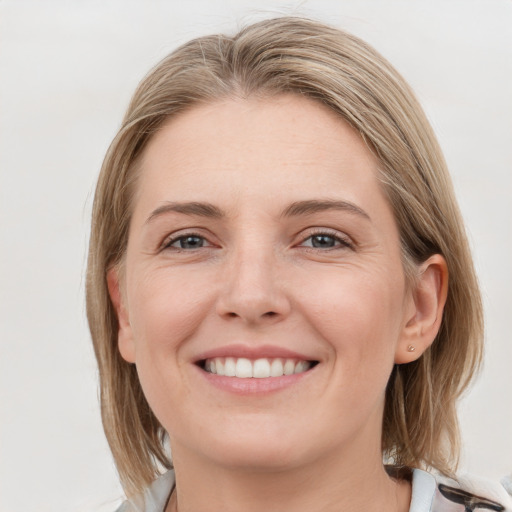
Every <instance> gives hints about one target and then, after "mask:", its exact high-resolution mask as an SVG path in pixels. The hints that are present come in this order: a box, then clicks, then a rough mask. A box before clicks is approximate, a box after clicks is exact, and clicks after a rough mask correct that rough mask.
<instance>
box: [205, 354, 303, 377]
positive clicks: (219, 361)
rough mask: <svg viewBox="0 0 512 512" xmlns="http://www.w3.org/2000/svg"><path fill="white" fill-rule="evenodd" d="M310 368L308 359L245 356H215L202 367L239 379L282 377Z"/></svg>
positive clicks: (210, 371)
mask: <svg viewBox="0 0 512 512" xmlns="http://www.w3.org/2000/svg"><path fill="white" fill-rule="evenodd" d="M310 368H311V363H310V362H309V361H302V360H301V361H297V360H296V359H281V358H275V359H267V358H261V359H256V360H251V359H247V358H245V357H240V358H236V357H226V358H223V357H215V358H213V359H207V360H206V361H205V365H204V369H205V370H206V371H207V372H209V373H214V374H217V375H221V376H226V377H238V378H239V379H249V378H255V379H265V378H268V377H282V376H283V375H293V374H294V373H303V372H305V371H307V370H309V369H310Z"/></svg>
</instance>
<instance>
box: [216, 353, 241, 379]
mask: <svg viewBox="0 0 512 512" xmlns="http://www.w3.org/2000/svg"><path fill="white" fill-rule="evenodd" d="M213 361H214V362H215V359H213ZM224 374H225V375H226V377H234V376H235V375H236V361H235V358H234V357H226V361H225V363H224Z"/></svg>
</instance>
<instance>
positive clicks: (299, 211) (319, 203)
mask: <svg viewBox="0 0 512 512" xmlns="http://www.w3.org/2000/svg"><path fill="white" fill-rule="evenodd" d="M326 210H341V211H344V212H348V213H353V214H355V215H359V216H361V217H363V218H365V219H367V220H370V221H371V218H370V216H369V215H368V214H367V213H366V212H365V211H364V210H363V209H361V208H359V206H356V205H355V204H353V203H350V202H348V201H340V200H338V199H310V200H307V201H296V202H294V203H292V204H291V205H290V206H288V207H287V208H285V210H284V211H283V213H282V214H281V216H283V217H295V216H299V215H312V214H314V213H318V212H323V211H326Z"/></svg>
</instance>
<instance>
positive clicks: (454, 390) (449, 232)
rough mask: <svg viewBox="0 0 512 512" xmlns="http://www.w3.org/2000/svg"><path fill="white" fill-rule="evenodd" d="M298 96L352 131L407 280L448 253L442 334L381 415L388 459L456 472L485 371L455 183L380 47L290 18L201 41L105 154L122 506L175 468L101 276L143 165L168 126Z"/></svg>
mask: <svg viewBox="0 0 512 512" xmlns="http://www.w3.org/2000/svg"><path fill="white" fill-rule="evenodd" d="M282 93H293V94H300V95H302V96H305V97H307V98H311V99H313V100H315V101H318V102H320V103H321V104H323V105H326V106H327V107H329V108H330V109H331V110H332V111H334V112H335V113H336V114H338V115H339V116H340V118H342V119H343V120H345V121H346V122H347V123H349V124H350V125H351V126H352V127H354V128H355V129H356V130H357V132H359V134H360V135H361V137H362V139H363V140H364V141H365V142H366V144H367V146H368V147H369V149H370V150H371V151H372V152H373V153H374V154H375V155H376V156H377V158H378V161H379V176H378V178H379V180H380V181H381V184H382V188H383V191H384V193H385V195H386V197H387V199H388V201H389V203H390V205H391V206H392V209H393V212H394V216H395V219H396V222H397V225H398V227H399V232H400V238H401V248H402V260H403V265H404V270H405V273H406V276H407V277H408V279H410V280H414V274H415V270H416V268H417V265H418V264H419V263H421V262H423V261H425V260H426V259H427V258H428V257H429V256H431V255H432V254H436V253H438V254H441V255H443V256H444V258H445V259H446V262H447V266H448V271H449V275H450V283H449V290H448V298H447V302H446V306H445V310H444V317H443V321H442V325H441V328H440V331H439V333H438V335H437V338H436V339H435V341H434V343H433V344H432V346H431V347H430V348H429V349H428V350H427V351H426V352H425V353H424V354H423V355H422V356H421V357H420V358H419V359H418V360H417V361H414V362H412V363H409V364H406V365H396V366H395V367H394V369H393V371H392V374H391V377H390V380H389V383H388V386H387V390H386V401H385V412H384V418H383V434H382V451H383V457H384V458H385V459H386V460H387V461H391V462H392V463H393V464H395V465H397V466H415V467H430V468H435V469H437V470H439V471H441V472H443V473H446V474H450V473H452V472H453V471H454V469H455V467H456V465H457V461H458V455H459V430H458V421H457V414H456V400H457V398H458V397H459V396H460V394H461V393H462V391H463V390H464V389H465V388H466V387H467V385H468V383H469V381H470V379H471V377H472V375H473V374H474V372H475V370H476V369H477V368H478V365H479V363H480V360H481V352H482V338H483V320H482V307H481V300H480V295H479V290H478V284H477V280H476V277H475V272H474V269H473V263H472V259H471V255H470V251H469V248H468V243H467V239H466V235H465V232H464V227H463V222H462V219H461V215H460V212H459V209H458V206H457V203H456V200H455V197H454V193H453V189H452V184H451V181H450V178H449V175H448V172H447V168H446V164H445V161H444V158H443V156H442V153H441V150H440V148H439V145H438V143H437V141H436V138H435V136H434V133H433V131H432V129H431V127H430V125H429V123H428V121H427V119H426V117H425V115H424V113H423V111H422V109H421V107H420V105H419V103H418V102H417V100H416V99H415V97H414V94H413V93H412V91H411V89H410V87H409V86H408V85H407V83H406V82H405V80H404V79H403V78H402V77H401V76H400V75H399V74H398V72H397V71H396V70H395V69H394V68H393V67H392V66H391V65H390V64H389V63H388V62H387V61H386V60H385V59H384V58H383V57H382V56H381V55H380V54H378V53H377V52H376V51H375V50H374V49H373V48H371V47H370V46H369V45H367V44H366V43H365V42H363V41H361V40H360V39H358V38H357V37H354V36H352V35H350V34H347V33H345V32H343V31H340V30H337V29H335V28H332V27H329V26H326V25H324V24H321V23H318V22H315V21H311V20H307V19H302V18H294V17H284V18H278V19H271V20H267V21H263V22H259V23H256V24H253V25H250V26H248V27H246V28H244V29H242V30H241V31H240V32H238V33H237V34H236V35H234V36H232V37H230V36H226V35H213V36H208V37H201V38H198V39H194V40H192V41H190V42H189V43H187V44H185V45H183V46H181V47H180V48H178V49H177V50H176V51H174V52H173V53H171V54H170V55H169V56H168V57H166V58H165V59H164V60H162V61H161V62H160V63H159V64H158V65H157V66H156V67H155V68H154V69H153V70H152V71H151V72H150V73H149V74H148V75H147V76H146V77H145V79H144V80H143V81H142V82H141V84H140V85H139V87H138V88H137V90H136V92H135V94H134V96H133V98H132V100H131V103H130V105H129V108H128V111H127V113H126V116H125V118H124V120H123V123H122V126H121V128H120V130H119V132H118V134H117V136H116V137H115V139H114V140H113V142H112V144H111V146H110V148H109V150H108V153H107V155H106V157H105V161H104V163H103V167H102V170H101V174H100V177H99V181H98V185H97V189H96V195H95V199H94V206H93V215H92V228H91V238H90V251H89V258H88V268H87V315H88V321H89V327H90V330H91V334H92V339H93V343H94V349H95V353H96V358H97V360H98V365H99V376H100V387H101V410H102V419H103V425H104V428H105V432H106V436H107V439H108V442H109V444H110V448H111V450H112V453H113V456H114V459H115V462H116V465H117V468H118V471H119V475H120V478H121V482H122V483H123V486H124V488H125V491H126V493H127V494H128V495H132V494H134V493H136V492H138V491H140V490H141V489H142V488H143V487H144V486H146V485H147V484H148V483H149V482H150V481H151V480H153V479H154V478H155V476H156V475H157V474H158V472H159V467H160V468H161V466H163V467H171V460H170V457H169V455H168V453H167V451H166V443H165V437H166V433H165V431H164V429H163V427H162V425H161V424H160V423H159V421H158V420H157V419H156V417H155V416H154V414H153V412H152V411H151V409H150V407H149V405H148V403H147V402H146V399H145V397H144V394H143V392H142V390H141V386H140V384H139V380H138V377H137V372H136V369H135V366H134V365H132V364H128V363H127V362H126V361H124V360H123V359H122V357H121V356H120V353H119V351H118V348H117V335H118V323H117V318H116V313H115V310H114V307H113V305H112V303H111V301H110V298H109V294H108V289H107V281H106V275H107V271H108V269H110V268H112V267H113V266H115V265H118V264H120V263H121V262H122V259H123V255H124V254H125V251H126V247H127V239H128V228H129V224H130V216H131V211H132V204H131V203H132V196H133V193H134V188H135V186H136V180H137V176H138V171H139V169H138V161H139V157H140V155H141V153H142V152H143V151H144V148H145V146H146V145H147V143H148V141H149V140H150V139H151V137H152V136H153V134H154V133H155V132H156V131H157V130H158V129H159V128H160V127H161V126H162V124H163V123H164V122H165V121H166V120H167V119H168V118H170V117H172V116H174V115H176V114H178V113H180V112H183V111H185V110H186V109H190V108H192V107H194V106H197V105H200V104H204V103H208V102H212V101H215V100H219V99H222V98H229V97H250V96H258V97H263V98H271V97H272V96H274V95H279V94H282Z"/></svg>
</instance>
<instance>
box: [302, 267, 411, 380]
mask: <svg viewBox="0 0 512 512" xmlns="http://www.w3.org/2000/svg"><path fill="white" fill-rule="evenodd" d="M311 284H313V283H311ZM304 289H308V293H304V301H306V300H307V302H303V303H302V304H303V311H304V315H305V316H307V317H308V319H309V323H310V324H311V325H313V326H314V328H315V329H316V330H317V331H318V333H319V334H320V336H321V337H322V338H323V339H324V340H326V341H327V342H328V345H329V347H330V349H331V350H332V351H333V352H335V359H336V363H337V364H342V365H344V366H345V367H346V368H345V370H346V371H350V372H351V373H352V372H353V373H360V372H361V371H366V370H367V369H368V368H371V367H375V368H379V367H383V366H384V365H383V363H385V362H389V365H385V372H387V368H388V366H392V364H393V360H394V351H395V347H396V343H397V341H398V338H399V335H400V327H401V324H402V316H403V308H402V304H403V295H402V293H400V290H401V289H402V288H401V280H400V279H397V282H396V283H393V282H391V281H390V280H389V279H388V278H387V277H386V274H385V273H371V274H370V273H364V272H355V271H354V269H347V270H346V271H345V270H344V269H343V270H341V269H340V271H339V272H332V273H330V275H329V276H327V275H326V276H323V277H322V276H317V279H315V281H314V286H307V287H304V286H303V287H302V290H304Z"/></svg>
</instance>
